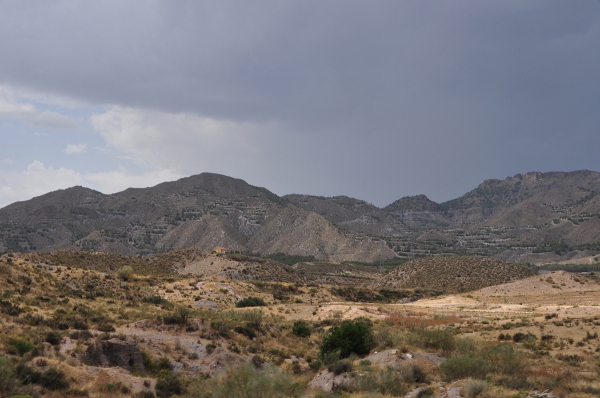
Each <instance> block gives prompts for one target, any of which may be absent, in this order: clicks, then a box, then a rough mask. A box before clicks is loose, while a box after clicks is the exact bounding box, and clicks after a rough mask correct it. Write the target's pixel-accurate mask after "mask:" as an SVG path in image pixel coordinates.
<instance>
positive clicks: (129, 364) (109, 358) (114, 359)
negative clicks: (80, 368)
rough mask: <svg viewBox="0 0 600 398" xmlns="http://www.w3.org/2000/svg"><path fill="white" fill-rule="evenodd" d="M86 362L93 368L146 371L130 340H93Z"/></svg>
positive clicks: (140, 355) (139, 353)
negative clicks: (115, 367) (116, 367)
mask: <svg viewBox="0 0 600 398" xmlns="http://www.w3.org/2000/svg"><path fill="white" fill-rule="evenodd" d="M86 360H87V362H88V363H90V364H91V365H95V366H102V367H113V366H120V367H122V368H125V369H127V370H129V371H131V370H137V371H139V372H145V371H146V367H145V366H144V358H143V357H142V353H141V351H140V349H139V347H138V346H137V344H136V343H135V342H134V341H132V340H127V341H123V340H119V339H110V340H105V341H99V340H94V341H92V342H91V344H90V345H89V346H88V349H87V351H86Z"/></svg>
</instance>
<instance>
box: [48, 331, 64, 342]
mask: <svg viewBox="0 0 600 398" xmlns="http://www.w3.org/2000/svg"><path fill="white" fill-rule="evenodd" d="M46 342H47V343H50V344H52V345H59V344H60V343H61V342H62V336H61V334H60V333H58V332H48V333H46Z"/></svg>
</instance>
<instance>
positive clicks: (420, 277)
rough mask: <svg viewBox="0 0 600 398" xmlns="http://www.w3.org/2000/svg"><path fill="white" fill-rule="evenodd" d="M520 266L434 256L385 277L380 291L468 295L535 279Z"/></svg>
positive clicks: (377, 284)
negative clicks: (410, 289)
mask: <svg viewBox="0 0 600 398" xmlns="http://www.w3.org/2000/svg"><path fill="white" fill-rule="evenodd" d="M532 275H533V272H532V271H530V270H528V269H527V268H524V267H522V266H520V265H517V264H514V263H509V262H506V261H500V260H494V259H490V258H483V257H467V256H455V257H431V258H424V259H420V260H415V261H411V262H408V263H406V264H404V265H402V266H400V267H398V268H396V269H395V270H393V271H391V272H390V273H388V274H386V275H384V276H382V277H381V279H379V280H378V281H377V282H376V283H374V284H373V286H374V287H376V288H379V289H404V288H418V287H420V288H427V289H433V290H438V291H443V292H448V293H456V292H468V291H473V290H478V289H481V288H484V287H487V286H493V285H499V284H502V283H508V282H512V281H516V280H519V279H523V278H527V277H529V276H532Z"/></svg>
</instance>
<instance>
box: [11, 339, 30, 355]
mask: <svg viewBox="0 0 600 398" xmlns="http://www.w3.org/2000/svg"><path fill="white" fill-rule="evenodd" d="M8 344H9V345H11V346H13V347H15V349H16V350H17V352H18V353H19V355H20V356H23V355H25V354H27V353H28V352H29V351H31V350H33V349H34V348H35V346H34V345H33V344H30V343H28V342H27V341H25V340H22V339H18V340H12V341H10V342H9V343H8Z"/></svg>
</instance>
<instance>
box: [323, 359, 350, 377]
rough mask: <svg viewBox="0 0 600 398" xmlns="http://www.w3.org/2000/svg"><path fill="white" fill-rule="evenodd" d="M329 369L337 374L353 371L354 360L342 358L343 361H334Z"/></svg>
mask: <svg viewBox="0 0 600 398" xmlns="http://www.w3.org/2000/svg"><path fill="white" fill-rule="evenodd" d="M327 369H328V370H329V371H330V372H332V373H333V374H335V375H336V376H337V375H340V374H342V373H346V372H351V371H352V362H350V361H348V360H347V359H342V360H341V361H337V362H334V363H332V364H331V365H329V367H328V368H327Z"/></svg>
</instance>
